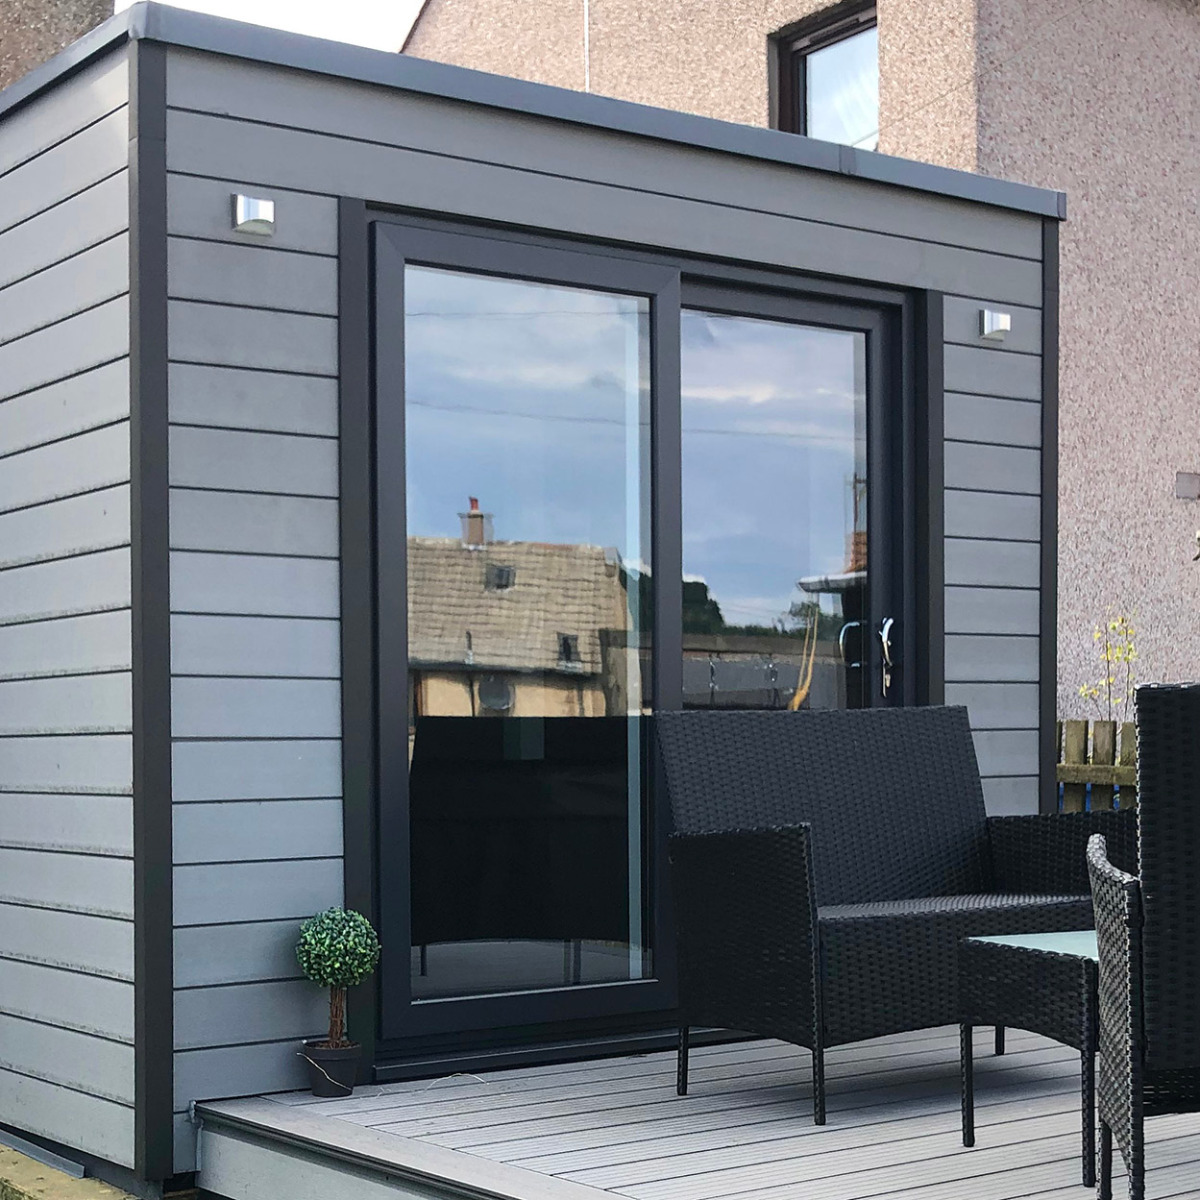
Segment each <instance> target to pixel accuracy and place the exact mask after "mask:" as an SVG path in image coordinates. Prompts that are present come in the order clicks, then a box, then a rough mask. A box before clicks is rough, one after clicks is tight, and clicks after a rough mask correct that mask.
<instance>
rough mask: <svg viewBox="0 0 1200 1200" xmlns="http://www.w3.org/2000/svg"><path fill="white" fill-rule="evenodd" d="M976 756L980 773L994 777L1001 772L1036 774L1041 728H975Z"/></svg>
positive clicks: (1007, 773)
mask: <svg viewBox="0 0 1200 1200" xmlns="http://www.w3.org/2000/svg"><path fill="white" fill-rule="evenodd" d="M974 737H975V757H976V758H977V759H978V760H979V773H980V774H981V775H984V776H988V777H991V778H995V777H997V776H1001V775H1036V774H1037V769H1038V731H1037V730H1036V729H1002V730H986V731H983V732H976V733H975V735H974Z"/></svg>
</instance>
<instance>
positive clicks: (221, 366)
mask: <svg viewBox="0 0 1200 1200" xmlns="http://www.w3.org/2000/svg"><path fill="white" fill-rule="evenodd" d="M183 303H185V304H194V303H196V301H194V300H186V301H184V302H183ZM217 307H225V308H236V307H238V306H237V305H218V306H217ZM286 315H288V316H309V315H310V314H309V313H288V314H286ZM324 319H325V320H336V319H337V318H336V317H325V318H324ZM122 357H124V355H122ZM170 363H171V365H172V366H178V367H211V368H213V369H214V370H218V371H220V370H230V371H260V372H261V373H262V374H264V375H297V376H299V377H300V378H302V379H336V378H337V375H336V374H330V373H328V372H325V371H295V370H289V369H287V368H284V367H248V366H246V365H245V364H244V363H231V364H226V363H214V362H206V361H204V360H203V359H196V358H181V357H179V356H178V355H174V354H173V355H171V357H170ZM39 386H41V385H39ZM31 390H32V389H31ZM197 428H199V429H204V428H206V426H203V425H199V426H197ZM233 428H235V429H237V428H239V427H238V426H234V427H233Z"/></svg>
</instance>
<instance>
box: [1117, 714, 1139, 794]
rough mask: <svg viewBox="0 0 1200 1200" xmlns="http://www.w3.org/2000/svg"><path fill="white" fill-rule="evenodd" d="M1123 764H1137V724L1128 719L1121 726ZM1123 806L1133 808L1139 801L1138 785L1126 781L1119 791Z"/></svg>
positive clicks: (1126, 765)
mask: <svg viewBox="0 0 1200 1200" xmlns="http://www.w3.org/2000/svg"><path fill="white" fill-rule="evenodd" d="M1121 766H1123V767H1136V766H1137V726H1136V725H1134V723H1133V722H1132V721H1126V722H1125V723H1124V724H1123V725H1122V726H1121ZM1118 798H1119V799H1120V803H1121V807H1122V808H1132V807H1133V806H1134V805H1135V804H1136V803H1137V787H1136V786H1135V785H1133V784H1128V783H1124V784H1122V785H1121V788H1120V791H1119V792H1118Z"/></svg>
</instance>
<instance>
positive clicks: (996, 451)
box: [945, 442, 1042, 496]
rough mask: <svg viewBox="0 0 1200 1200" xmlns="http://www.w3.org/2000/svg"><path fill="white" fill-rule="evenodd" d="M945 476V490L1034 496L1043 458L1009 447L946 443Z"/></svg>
mask: <svg viewBox="0 0 1200 1200" xmlns="http://www.w3.org/2000/svg"><path fill="white" fill-rule="evenodd" d="M945 473H946V487H948V488H963V489H965V490H967V491H977V492H979V491H983V492H1009V493H1014V494H1017V495H1026V496H1036V495H1038V494H1039V493H1040V492H1041V490H1042V455H1041V452H1040V451H1038V450H1023V449H1014V448H1013V447H1010V446H980V445H975V444H973V443H970V442H947V443H946V457H945Z"/></svg>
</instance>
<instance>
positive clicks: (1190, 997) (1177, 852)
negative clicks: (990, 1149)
mask: <svg viewBox="0 0 1200 1200" xmlns="http://www.w3.org/2000/svg"><path fill="white" fill-rule="evenodd" d="M1137 726H1138V810H1139V813H1138V815H1139V843H1138V848H1139V858H1140V863H1139V877H1137V878H1135V877H1133V876H1132V875H1130V874H1128V873H1126V872H1125V871H1123V870H1121V869H1120V865H1115V864H1114V863H1113V862H1112V861H1110V860H1112V859H1114V858H1116V855H1115V854H1114V853H1113V851H1114V847H1113V845H1112V843H1111V841H1109V843H1108V845H1107V847H1106V846H1105V842H1104V840H1102V839H1101V838H1094V839H1093V840H1092V841H1091V842H1090V843H1089V845H1088V868H1089V870H1090V872H1091V882H1092V896H1093V898H1094V901H1095V907H1096V942H1097V945H1098V946H1099V950H1100V975H1099V1002H1100V1003H1099V1007H1100V1054H1099V1070H1098V1072H1097V1088H1096V1107H1097V1108H1098V1109H1099V1112H1100V1196H1101V1197H1102V1200H1108V1198H1109V1197H1110V1196H1111V1195H1112V1145H1113V1139H1114V1137H1115V1138H1116V1142H1117V1145H1118V1146H1119V1147H1120V1149H1121V1156H1122V1157H1123V1158H1124V1160H1125V1166H1126V1169H1127V1170H1128V1171H1129V1195H1130V1200H1142V1197H1143V1196H1144V1195H1145V1186H1146V1185H1145V1176H1146V1170H1145V1144H1144V1139H1143V1134H1142V1125H1143V1121H1144V1119H1145V1118H1146V1117H1154V1116H1160V1115H1163V1114H1166V1113H1187V1112H1200V685H1196V684H1189V685H1174V686H1163V685H1159V686H1152V687H1141V688H1138V691H1137ZM1117 864H1121V860H1120V859H1119V858H1118V859H1117ZM1169 1190H1171V1192H1172V1194H1175V1192H1174V1190H1173V1189H1169ZM1188 1194H1189V1195H1192V1194H1193V1193H1192V1192H1190V1191H1189V1193H1188Z"/></svg>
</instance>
